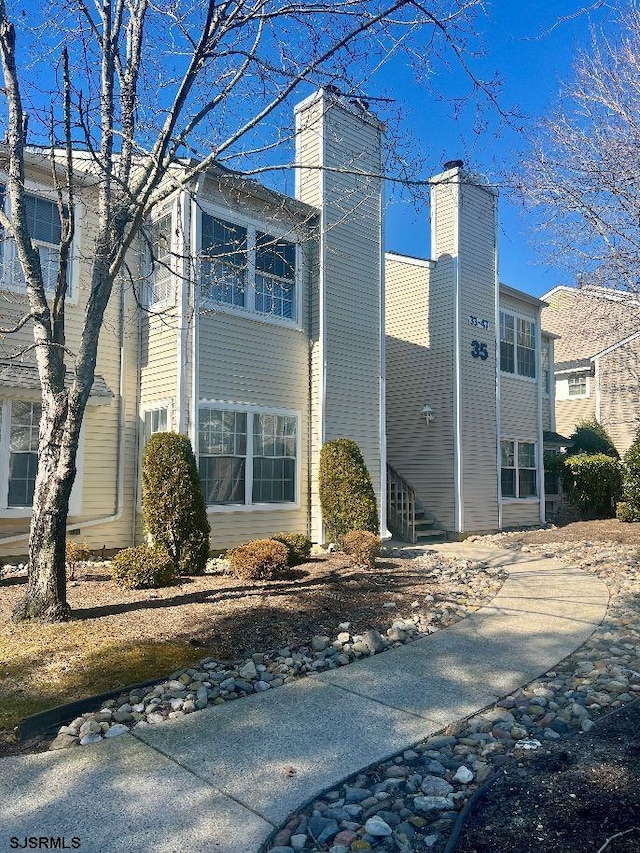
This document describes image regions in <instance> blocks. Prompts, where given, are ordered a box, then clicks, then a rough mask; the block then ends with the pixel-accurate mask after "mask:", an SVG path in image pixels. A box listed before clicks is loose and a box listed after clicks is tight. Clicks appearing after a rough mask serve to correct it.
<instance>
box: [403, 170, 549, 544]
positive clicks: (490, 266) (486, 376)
mask: <svg viewBox="0 0 640 853" xmlns="http://www.w3.org/2000/svg"><path fill="white" fill-rule="evenodd" d="M431 183H432V189H431V247H432V259H431V260H418V259H415V258H410V257H404V256H401V255H397V254H392V253H387V255H386V330H387V383H386V384H387V459H388V463H389V466H390V469H391V471H390V477H391V482H393V484H394V487H393V491H392V492H391V500H390V506H389V519H390V526H393V525H395V526H396V527H397V528H402V527H403V525H405V526H406V525H407V518H406V516H407V513H406V512H405V513H404V514H403V513H402V512H400V511H398V508H397V507H396V506H395V505H394V504H395V503H397V502H398V500H402V501H404V504H405V505H407V504H408V505H409V506H411V505H413V506H414V515H415V518H414V521H413V525H414V526H413V528H411V524H408V527H409V528H410V529H408V530H407V529H405V530H404V531H402V532H404V534H405V535H408V536H409V538H412V536H413V538H420V537H422V538H424V537H427V536H429V535H431V534H433V533H442V532H444V533H445V534H446V535H448V536H451V537H460V536H465V535H467V534H469V533H473V532H480V531H492V530H499V529H504V528H509V527H520V526H530V525H536V524H540V523H541V522H543V521H544V518H545V496H544V474H543V444H544V433H545V432H546V433H550V432H552V431H553V430H555V421H554V406H553V402H552V400H553V393H552V391H553V375H552V372H551V371H550V369H549V365H550V364H552V363H553V336H549V335H547V334H543V333H542V332H541V309H542V307H543V305H544V303H543V302H541V301H540V300H538V299H535V298H534V297H531V296H528V295H527V294H525V293H522V292H520V291H517V290H513V289H512V288H509V287H506V286H505V285H500V284H499V283H498V246H497V243H496V216H497V195H496V193H495V191H494V190H493V189H492V188H491V187H488V186H486V185H485V184H484V183H483V182H482V180H480V179H478V178H476V177H475V176H473V175H471V174H469V173H468V172H466V171H465V170H464V169H463V167H462V164H461V163H460V162H459V161H453V162H451V163H448V164H446V166H445V171H444V172H443V173H442V174H440V175H437V176H435V177H434V178H433V179H432V181H431ZM403 486H404V489H405V490H404V492H403ZM398 496H399V497H398Z"/></svg>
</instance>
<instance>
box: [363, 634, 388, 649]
mask: <svg viewBox="0 0 640 853" xmlns="http://www.w3.org/2000/svg"><path fill="white" fill-rule="evenodd" d="M362 642H363V643H364V645H365V646H366V647H367V648H368V649H369V650H370V651H372V652H376V653H377V652H381V651H382V650H383V649H384V642H383V640H382V637H381V636H380V634H379V633H378V631H374V630H371V631H367V632H366V633H365V634H364V636H363V637H362Z"/></svg>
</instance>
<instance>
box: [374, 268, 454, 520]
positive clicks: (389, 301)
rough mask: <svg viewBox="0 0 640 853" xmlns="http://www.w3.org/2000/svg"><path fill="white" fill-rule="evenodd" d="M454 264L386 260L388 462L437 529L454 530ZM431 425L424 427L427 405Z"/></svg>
mask: <svg viewBox="0 0 640 853" xmlns="http://www.w3.org/2000/svg"><path fill="white" fill-rule="evenodd" d="M452 266H453V263H452V261H451V259H447V258H443V259H442V261H441V262H440V263H439V264H437V265H436V264H435V263H433V262H431V263H428V264H427V262H424V261H422V262H418V263H415V262H412V260H411V259H410V258H402V257H401V256H393V255H387V256H386V259H385V280H386V281H385V283H386V331H387V338H386V356H387V382H386V386H387V406H386V410H387V459H388V461H389V464H390V465H391V466H392V467H393V468H395V469H396V471H398V473H399V474H400V475H401V476H402V477H404V479H405V480H407V481H408V482H409V483H410V484H411V486H413V488H414V489H415V491H416V495H417V498H418V500H419V502H420V503H421V505H422V506H423V508H424V509H425V510H427V512H428V513H429V514H431V515H433V516H434V517H435V518H436V520H437V523H438V525H441V526H442V527H444V528H446V529H453V527H454V525H455V507H454V489H453V466H454V450H453V420H452V412H453V396H452V395H453V387H452V376H453V353H452V347H451V340H452V328H453V303H452V300H451V298H450V293H451V290H450V284H451V278H452ZM425 405H429V406H430V407H431V408H432V410H433V413H434V417H433V421H432V422H431V423H430V424H428V425H427V424H426V423H425V421H424V418H423V417H422V415H421V414H420V413H421V410H422V408H423V406H425Z"/></svg>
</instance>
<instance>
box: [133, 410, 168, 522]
mask: <svg viewBox="0 0 640 853" xmlns="http://www.w3.org/2000/svg"><path fill="white" fill-rule="evenodd" d="M161 409H166V410H167V431H168V432H174V431H175V430H174V429H173V400H154V401H153V402H151V403H142V404H141V406H140V410H139V422H138V430H139V432H138V435H139V438H138V511H141V510H142V457H143V455H144V444H145V442H144V416H145V415H146V414H147V412H158V411H160V410H161Z"/></svg>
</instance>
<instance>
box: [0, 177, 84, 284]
mask: <svg viewBox="0 0 640 853" xmlns="http://www.w3.org/2000/svg"><path fill="white" fill-rule="evenodd" d="M0 196H1V200H0V203H1V204H3V206H4V207H5V209H6V187H5V186H3V185H0ZM24 203H25V214H26V219H27V230H28V232H29V236H30V237H31V241H32V243H33V245H34V247H35V249H36V250H37V252H38V254H39V256H40V267H41V269H42V279H43V283H44V287H45V290H46V291H47V292H49V293H53V292H54V291H55V289H56V284H57V281H58V267H59V263H60V243H61V241H62V223H61V221H60V211H59V209H58V204H57V202H56V201H53V200H51V199H48V198H42V197H41V196H37V195H31V194H27V195H25V199H24ZM3 242H4V244H5V245H4V246H3V251H2V265H3V280H4V285H5V286H6V287H10V288H11V289H12V290H24V288H25V279H24V275H23V272H22V266H21V264H20V260H19V258H18V254H17V251H16V246H15V243H14V241H13V240H8V239H5V240H3ZM69 276H70V265H69V267H68V269H67V278H68V280H70V279H69Z"/></svg>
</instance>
